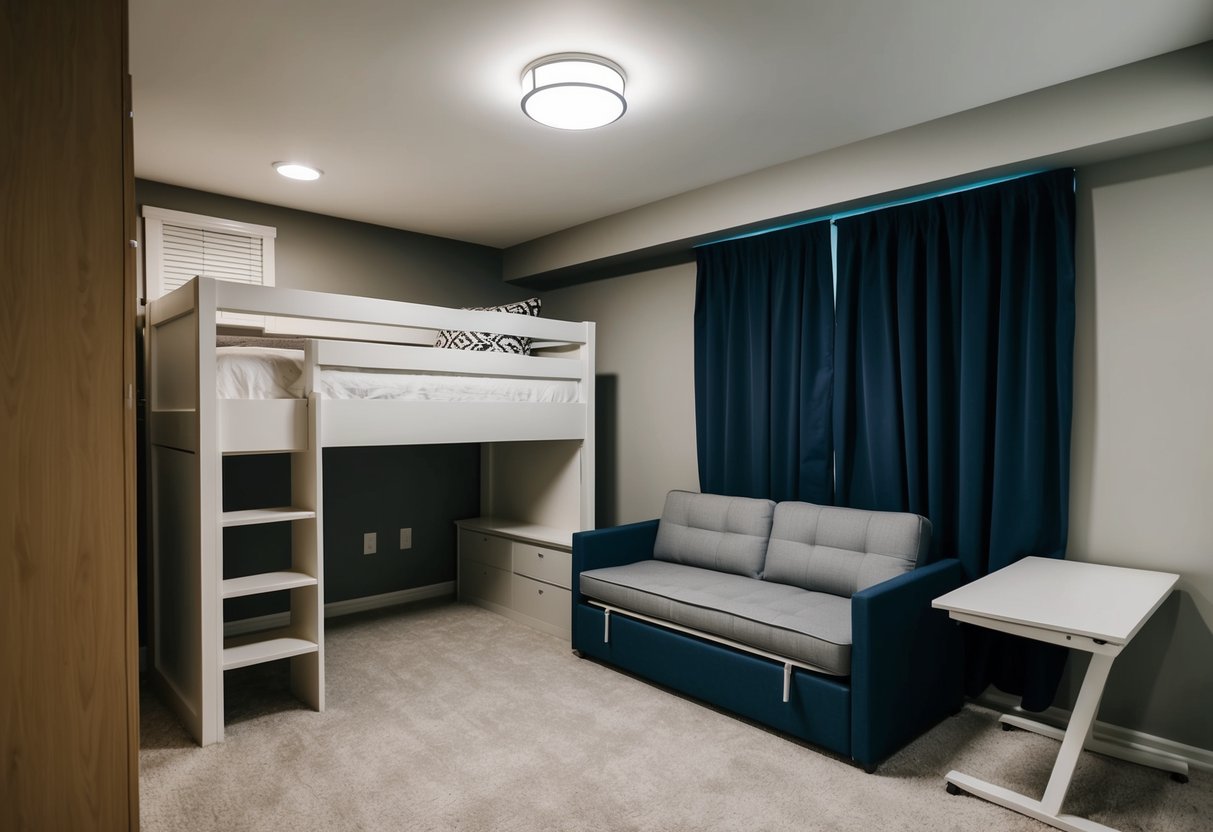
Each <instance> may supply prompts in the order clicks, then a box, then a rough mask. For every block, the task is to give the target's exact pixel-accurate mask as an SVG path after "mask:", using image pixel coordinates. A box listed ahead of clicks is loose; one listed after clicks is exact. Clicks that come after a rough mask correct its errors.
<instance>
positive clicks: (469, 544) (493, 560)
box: [459, 529, 510, 572]
mask: <svg viewBox="0 0 1213 832" xmlns="http://www.w3.org/2000/svg"><path fill="white" fill-rule="evenodd" d="M459 558H460V560H463V561H475V562H476V563H483V564H485V565H486V566H493V567H496V568H497V569H504V570H506V571H507V572H508V571H509V569H510V541H508V540H506V539H505V538H504V537H494V536H493V535H491V534H484V533H483V532H476V531H472V530H470V529H460V530H459Z"/></svg>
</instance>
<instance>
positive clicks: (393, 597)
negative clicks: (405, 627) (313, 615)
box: [223, 581, 455, 637]
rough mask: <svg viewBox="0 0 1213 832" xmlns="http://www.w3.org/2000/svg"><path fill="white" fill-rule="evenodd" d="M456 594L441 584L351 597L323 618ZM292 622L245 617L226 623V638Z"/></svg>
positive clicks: (278, 616)
mask: <svg viewBox="0 0 1213 832" xmlns="http://www.w3.org/2000/svg"><path fill="white" fill-rule="evenodd" d="M454 594H455V582H454V581H443V582H442V583H439V584H429V585H428V586H418V587H414V588H412V589H402V590H400V591H399V592H385V593H383V594H382V595H368V596H366V597H365V598H350V599H348V600H346V601H333V602H332V603H330V604H325V605H324V617H325V618H336V617H337V616H340V615H350V614H351V613H355V612H366V611H367V610H378V609H383V608H384V607H395V606H398V605H400V604H411V603H413V602H414V601H425V600H427V599H429V598H443V597H447V596H453V595H454ZM290 622H291V614H290V613H289V612H278V613H274V614H272V615H259V616H257V617H256V618H242V619H240V620H239V621H227V622H225V623H224V625H223V635H224V636H225V637H226V636H238V635H243V634H244V633H255V632H257V631H259V630H270V629H273V628H275V627H285V626H286V625H287V624H289V623H290Z"/></svg>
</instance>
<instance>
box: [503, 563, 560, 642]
mask: <svg viewBox="0 0 1213 832" xmlns="http://www.w3.org/2000/svg"><path fill="white" fill-rule="evenodd" d="M572 604H573V598H572V594H571V593H570V592H569V591H568V590H567V589H561V588H560V587H555V586H552V585H551V584H545V583H542V582H540V581H535V580H532V579H530V578H527V577H524V576H522V575H514V609H515V610H516V611H518V612H519V613H521V614H522V615H525V616H528V617H530V618H534V619H537V620H539V621H542V622H544V623H546V624H550V625H551V626H553V627H556V628H557V629H558V630H560V631H561V632H563V633H568V632H569V631H570V630H571V628H572V620H573V607H572Z"/></svg>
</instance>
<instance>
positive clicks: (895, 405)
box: [834, 170, 1074, 710]
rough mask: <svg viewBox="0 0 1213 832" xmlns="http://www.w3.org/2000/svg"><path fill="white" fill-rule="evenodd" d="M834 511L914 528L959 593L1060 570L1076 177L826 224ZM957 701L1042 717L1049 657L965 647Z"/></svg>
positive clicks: (1053, 175)
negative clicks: (829, 237)
mask: <svg viewBox="0 0 1213 832" xmlns="http://www.w3.org/2000/svg"><path fill="white" fill-rule="evenodd" d="M837 227H838V294H837V305H838V309H837V326H838V333H837V340H836V346H835V350H836V355H835V373H834V378H835V393H834V451H835V455H836V480H837V481H836V489H837V502H838V503H839V504H840V505H848V506H855V507H861V508H870V509H882V510H897V511H913V512H916V513H919V514H922V515H924V516H926V517H929V518H930V519H931V522H932V524H933V526H934V535H933V537H934V540H933V544H934V546H935V548H936V551H937V552H938V553H939V554H940V555H942V556H956V557H959V558H960V560H961V562H962V563H963V564H964V567H965V571H966V572H967V573H968V575H969V577H970V578H975V577H978V576H981V575H985V574H987V573H988V572H992V571H994V570H996V569H999V568H1001V567H1003V566H1006V565H1007V564H1010V563H1012V562H1014V561H1016V560H1018V559H1020V558H1022V557H1025V556H1027V555H1040V556H1045V557H1054V558H1060V557H1064V555H1065V549H1066V535H1067V527H1068V502H1069V485H1070V475H1069V470H1070V413H1071V399H1072V388H1073V342H1074V187H1073V172H1072V171H1069V170H1062V171H1053V172H1049V173H1044V174H1038V175H1034V176H1029V177H1024V178H1021V179H1016V180H1013V181H1010V182H1005V183H1001V184H997V185H991V186H988V187H985V188H980V189H975V190H971V191H966V192H962V193H958V194H953V195H950V196H944V197H939V198H936V199H931V200H926V201H923V202H917V203H913V204H909V205H903V206H897V207H893V208H888V209H884V210H881V211H874V212H872V213H869V214H863V215H860V216H856V217H852V218H848V219H844V220H839V221H838V222H837ZM967 646H968V654H967V657H966V665H967V672H968V674H969V678H968V680H967V685H968V689H969V692H970V694H974V693H977V692H979V691H980V690H981V689H983V688H984V687H985V686H986V685H987V684H989V683H991V682H993V683H994V684H995V685H996V686H997V687H999V688H1001V689H1003V690H1005V691H1008V692H1010V693H1015V694H1021V695H1023V697H1024V707H1026V708H1029V709H1032V710H1039V709H1041V708H1044V707H1047V706H1048V705H1049V703H1050V702H1051V701H1052V697H1053V694H1054V693H1055V691H1056V686H1057V681H1058V678H1059V675H1060V670H1061V664H1062V662H1063V660H1064V651H1060V650H1057V649H1056V648H1045V647H1043V646H1041V645H1036V644H1033V643H1029V642H1023V641H1021V640H1018V639H1011V638H1010V637H1002V636H997V635H995V634H993V633H989V632H978V631H976V630H971V631H970V632H969V634H968V637H967Z"/></svg>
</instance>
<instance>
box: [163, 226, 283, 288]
mask: <svg viewBox="0 0 1213 832" xmlns="http://www.w3.org/2000/svg"><path fill="white" fill-rule="evenodd" d="M161 233H162V234H163V250H162V254H161V257H162V260H161V264H162V265H161V281H160V285H161V293H162V294H165V293H168V292H171V291H173V290H174V289H176V288H177V287H178V286H182V285H184V284H185V283H187V282H189V280H190V278H192V277H193V276H194V275H206V276H207V277H214V278H219V279H221V280H234V281H238V282H240V283H253V284H256V285H258V286H260V285H262V281H263V279H264V268H263V265H262V260H263V258H264V251H263V249H264V246H263V245H262V242H263V241H262V238H261V237H253V236H249V235H246V234H235V233H232V232H229V231H210V230H208V229H205V228H191V227H189V226H185V225H177V224H176V223H169V222H165V223H164V225H163V226H162V230H161Z"/></svg>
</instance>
